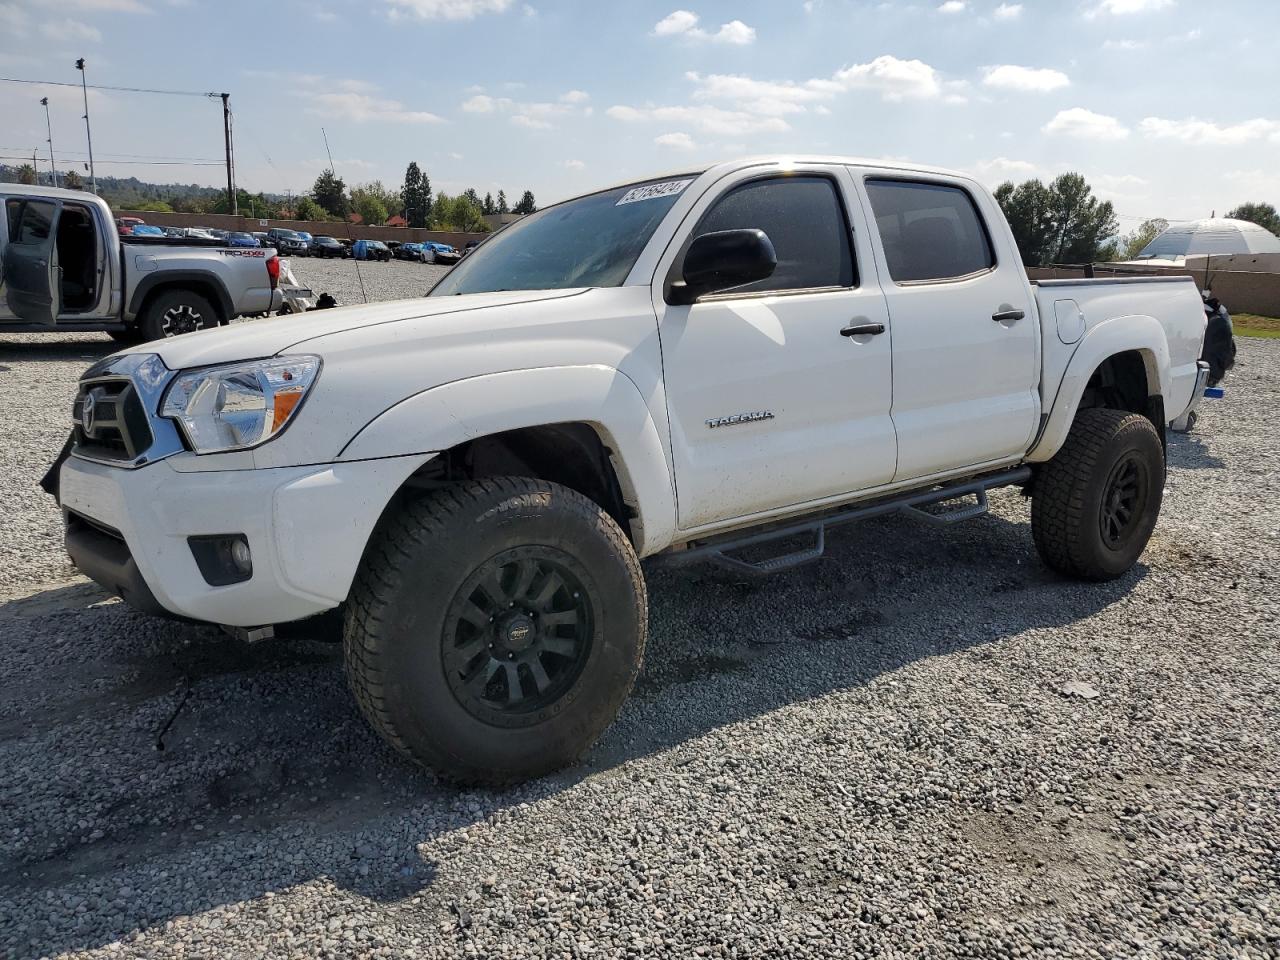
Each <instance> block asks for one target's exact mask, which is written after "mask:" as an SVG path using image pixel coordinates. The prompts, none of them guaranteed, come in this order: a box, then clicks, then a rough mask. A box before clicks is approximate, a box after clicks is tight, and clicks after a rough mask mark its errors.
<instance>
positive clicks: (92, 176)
mask: <svg viewBox="0 0 1280 960" xmlns="http://www.w3.org/2000/svg"><path fill="white" fill-rule="evenodd" d="M76 69H77V70H79V71H80V91H81V92H82V93H83V94H84V135H85V139H86V140H88V141H89V182H90V183H92V184H93V192H94V193H95V194H96V193H97V192H98V175H97V173H96V171H95V170H94V168H93V133H92V131H91V130H90V129H89V86H88V83H87V82H86V81H85V78H84V57H81V58H80V59H79V60H77V61H76Z"/></svg>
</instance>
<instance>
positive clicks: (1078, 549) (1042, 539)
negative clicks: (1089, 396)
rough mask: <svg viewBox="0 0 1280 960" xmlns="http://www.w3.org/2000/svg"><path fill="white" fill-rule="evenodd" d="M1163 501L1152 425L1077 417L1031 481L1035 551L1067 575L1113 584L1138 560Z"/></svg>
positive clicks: (1097, 415) (1113, 416)
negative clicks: (1059, 445) (1113, 581)
mask: <svg viewBox="0 0 1280 960" xmlns="http://www.w3.org/2000/svg"><path fill="white" fill-rule="evenodd" d="M1163 496H1164V449H1163V446H1162V444H1161V442H1160V435H1159V434H1158V433H1157V432H1156V429H1155V427H1154V426H1153V425H1152V423H1151V421H1150V420H1148V419H1147V418H1146V417H1144V416H1142V415H1141V414H1137V413H1128V412H1126V411H1124V410H1108V409H1091V410H1082V411H1080V413H1079V414H1078V415H1077V416H1076V421H1075V423H1074V424H1072V426H1071V432H1070V433H1069V434H1068V435H1067V441H1066V443H1064V444H1063V446H1062V449H1061V450H1059V451H1058V453H1057V455H1056V456H1054V458H1053V459H1052V460H1050V461H1049V462H1048V463H1046V464H1044V466H1042V467H1041V468H1040V472H1039V473H1038V474H1037V476H1036V481H1035V493H1034V496H1033V498H1032V501H1031V532H1032V535H1033V537H1034V539H1035V544H1036V550H1037V551H1038V552H1039V554H1040V557H1041V558H1042V559H1043V560H1044V562H1045V563H1047V564H1048V565H1049V566H1050V567H1052V568H1053V569H1054V570H1057V571H1058V572H1059V573H1062V574H1065V575H1066V576H1069V577H1076V578H1078V579H1081V580H1095V581H1096V580H1114V579H1115V578H1116V577H1119V576H1122V575H1123V574H1125V573H1126V572H1128V570H1129V569H1130V568H1131V567H1132V566H1133V565H1134V564H1135V563H1137V562H1138V558H1139V557H1140V556H1142V551H1143V550H1145V549H1146V546H1147V541H1149V540H1150V539H1151V533H1152V531H1153V530H1154V529H1155V525H1156V520H1157V519H1158V518H1159V516H1160V504H1161V500H1162V499H1163Z"/></svg>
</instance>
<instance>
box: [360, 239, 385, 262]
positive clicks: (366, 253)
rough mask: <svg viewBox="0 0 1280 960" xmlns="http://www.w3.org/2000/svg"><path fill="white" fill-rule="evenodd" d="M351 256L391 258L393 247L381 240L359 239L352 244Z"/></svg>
mask: <svg viewBox="0 0 1280 960" xmlns="http://www.w3.org/2000/svg"><path fill="white" fill-rule="evenodd" d="M351 256H353V257H354V258H355V259H357V260H390V259H391V248H390V247H388V246H387V245H386V244H385V243H383V242H382V241H381V240H357V241H356V242H355V243H353V244H352V245H351Z"/></svg>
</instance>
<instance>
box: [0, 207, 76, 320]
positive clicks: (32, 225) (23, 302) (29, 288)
mask: <svg viewBox="0 0 1280 960" xmlns="http://www.w3.org/2000/svg"><path fill="white" fill-rule="evenodd" d="M5 206H6V209H5V214H6V216H7V218H8V221H9V243H8V245H7V246H6V247H5V250H4V296H5V303H6V304H7V305H8V307H9V310H10V311H12V313H13V315H14V316H15V317H17V318H18V319H19V320H25V321H26V322H27V323H40V324H46V325H48V326H52V325H53V324H55V323H56V322H57V320H58V311H59V309H60V308H61V305H62V304H61V301H62V296H61V294H62V270H61V268H60V267H59V266H58V255H57V238H58V217H59V216H60V215H61V213H62V203H61V201H58V200H49V199H44V198H36V197H13V198H10V199H9V200H7V201H6V203H5Z"/></svg>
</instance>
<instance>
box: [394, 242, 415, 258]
mask: <svg viewBox="0 0 1280 960" xmlns="http://www.w3.org/2000/svg"><path fill="white" fill-rule="evenodd" d="M392 252H393V253H394V254H395V258H396V259H397V260H421V259H422V244H420V243H413V242H409V243H402V244H400V245H399V246H397V247H396V248H395V250H394V251H392Z"/></svg>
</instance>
